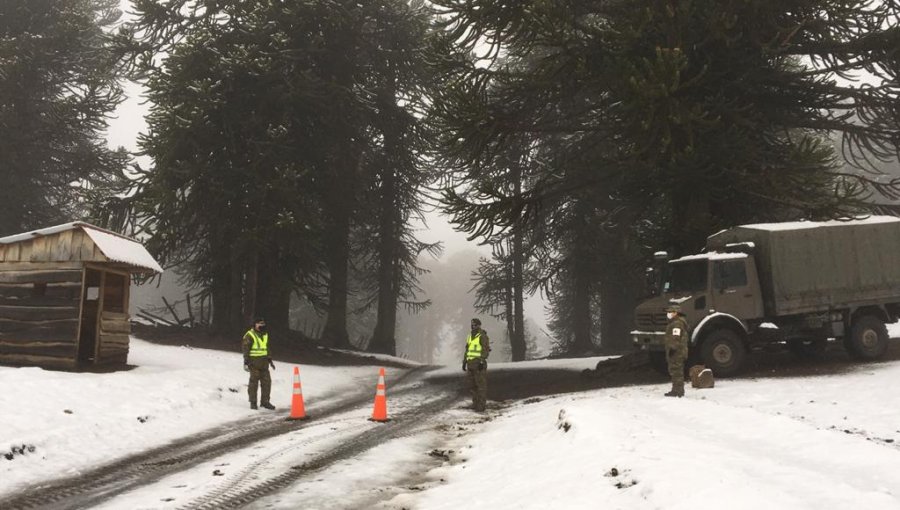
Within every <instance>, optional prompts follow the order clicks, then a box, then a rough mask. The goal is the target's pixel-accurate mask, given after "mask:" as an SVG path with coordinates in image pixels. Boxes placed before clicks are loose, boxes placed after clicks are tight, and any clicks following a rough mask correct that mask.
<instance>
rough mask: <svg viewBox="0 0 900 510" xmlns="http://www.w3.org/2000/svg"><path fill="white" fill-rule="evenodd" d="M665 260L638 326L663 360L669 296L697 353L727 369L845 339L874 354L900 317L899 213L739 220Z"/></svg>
mask: <svg viewBox="0 0 900 510" xmlns="http://www.w3.org/2000/svg"><path fill="white" fill-rule="evenodd" d="M662 254H663V255H664V252H662ZM664 266H665V268H664V270H663V276H662V278H661V279H660V281H661V282H662V284H661V285H660V286H659V288H658V294H657V295H655V296H654V297H652V298H650V299H648V300H646V301H644V302H642V303H640V304H639V305H638V306H637V308H636V310H635V322H636V325H635V326H636V327H635V330H634V331H632V338H633V341H634V344H635V346H636V348H638V349H641V350H646V351H647V352H648V353H649V355H650V359H651V362H652V364H653V365H654V366H655V367H656V368H658V369H663V370H664V368H665V363H666V362H665V353H664V351H663V346H662V344H663V342H662V341H663V335H664V331H665V326H666V316H665V311H664V310H665V308H666V306H667V305H669V304H679V305H680V306H681V309H682V312H683V313H684V314H685V315H686V316H687V320H688V324H689V325H690V327H691V331H690V352H691V359H692V360H693V361H696V362H700V363H703V364H705V365H706V366H707V367H709V368H712V370H713V372H714V373H715V374H716V375H719V376H726V377H727V376H729V375H733V374H735V373H737V372H738V371H740V369H741V367H742V365H743V364H744V363H745V361H746V358H747V354H748V353H749V352H750V351H751V350H755V349H761V348H767V347H778V346H784V347H787V348H790V349H791V350H792V351H793V352H795V353H796V354H798V355H801V356H814V355H816V354H817V353H821V352H822V351H824V349H825V346H826V343H827V342H828V341H829V340H839V341H842V342H843V344H844V346H845V348H846V350H847V352H848V353H849V354H850V355H851V356H852V357H854V358H857V359H861V360H874V359H878V358H880V357H882V356H883V355H884V353H885V351H886V350H887V347H888V334H887V328H886V326H885V324H887V323H892V322H895V321H897V320H898V317H900V218H895V217H890V216H871V217H867V218H864V219H851V220H846V221H844V220H833V221H825V222H806V221H802V222H791V223H765V224H755V225H743V226H739V227H734V228H730V229H727V230H724V231H721V232H719V233H716V234H713V235H711V236H710V237H709V238H708V239H707V243H706V248H705V250H704V251H703V252H702V253H699V254H696V255H690V256H686V257H681V258H678V259H675V260H669V261H668V262H667V263H666V264H665V265H664Z"/></svg>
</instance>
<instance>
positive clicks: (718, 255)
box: [669, 251, 747, 263]
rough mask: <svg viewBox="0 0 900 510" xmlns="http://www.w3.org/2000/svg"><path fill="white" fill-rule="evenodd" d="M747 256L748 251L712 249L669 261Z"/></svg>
mask: <svg viewBox="0 0 900 510" xmlns="http://www.w3.org/2000/svg"><path fill="white" fill-rule="evenodd" d="M745 258H747V254H746V253H720V252H717V251H711V252H709V253H698V254H697V255H687V256H685V257H681V258H678V259H674V260H671V261H669V262H670V263H672V262H689V261H692V260H729V259H745Z"/></svg>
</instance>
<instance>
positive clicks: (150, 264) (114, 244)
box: [0, 221, 163, 273]
mask: <svg viewBox="0 0 900 510" xmlns="http://www.w3.org/2000/svg"><path fill="white" fill-rule="evenodd" d="M76 228H80V229H82V230H83V231H84V233H86V234H87V235H88V237H90V238H91V240H92V241H94V244H96V245H97V248H99V249H100V252H101V253H103V255H104V256H105V257H106V258H108V259H109V260H111V261H113V262H121V263H123V264H128V265H131V266H136V267H140V268H144V269H150V270H153V271H155V272H157V273H161V272H162V271H163V269H162V267H161V266H160V265H159V263H158V262H157V261H156V260H155V259H154V258H153V256H152V255H150V252H148V251H147V249H146V248H144V245H142V244H141V243H139V242H137V241H135V240H134V239H132V238H130V237H126V236H123V235H121V234H117V233H115V232H112V231H109V230H104V229H102V228H100V227H95V226H94V225H91V224H90V223H84V222H81V221H73V222H71V223H64V224H62V225H56V226H53V227H47V228H42V229H38V230H32V231H31V232H25V233H22V234H16V235H12V236H7V237H3V238H0V244H12V243H18V242H22V241H28V240H31V239H34V238H36V237H40V236H47V235H53V234H58V233H60V232H65V231H66V230H74V229H76Z"/></svg>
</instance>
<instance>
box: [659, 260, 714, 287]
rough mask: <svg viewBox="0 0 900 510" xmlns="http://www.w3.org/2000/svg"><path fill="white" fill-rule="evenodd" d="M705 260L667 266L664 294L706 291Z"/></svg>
mask: <svg viewBox="0 0 900 510" xmlns="http://www.w3.org/2000/svg"><path fill="white" fill-rule="evenodd" d="M706 267H707V261H706V260H692V261H690V262H678V263H675V264H669V278H668V279H667V280H666V285H665V292H673V293H678V292H697V291H701V290H706Z"/></svg>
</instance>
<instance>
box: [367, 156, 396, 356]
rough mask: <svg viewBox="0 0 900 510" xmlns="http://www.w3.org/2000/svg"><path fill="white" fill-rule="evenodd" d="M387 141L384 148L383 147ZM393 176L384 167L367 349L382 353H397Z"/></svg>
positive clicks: (394, 193) (394, 192) (392, 173)
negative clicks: (374, 303)
mask: <svg viewBox="0 0 900 510" xmlns="http://www.w3.org/2000/svg"><path fill="white" fill-rule="evenodd" d="M387 146H388V144H387V141H385V148H386V149H387ZM395 177H396V176H395V175H394V172H393V171H392V170H389V169H385V172H384V177H383V179H382V186H381V207H380V209H381V210H380V211H379V214H380V215H381V224H380V229H379V240H378V241H379V246H378V318H377V320H376V324H375V331H374V333H373V335H372V342H370V344H369V350H370V351H372V352H380V353H384V354H391V355H394V354H396V353H397V340H396V338H395V336H396V328H397V301H398V298H399V293H400V289H399V284H400V275H399V274H398V272H399V267H398V264H397V243H399V242H400V241H399V239H397V227H398V226H397V221H398V219H397V218H396V216H397V206H396V204H395V200H394V197H395V195H396V191H395V189H394V188H395Z"/></svg>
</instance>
